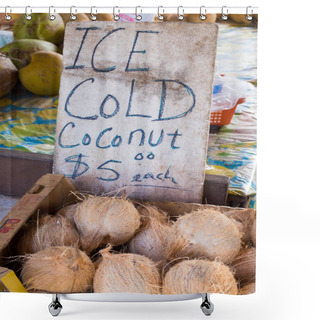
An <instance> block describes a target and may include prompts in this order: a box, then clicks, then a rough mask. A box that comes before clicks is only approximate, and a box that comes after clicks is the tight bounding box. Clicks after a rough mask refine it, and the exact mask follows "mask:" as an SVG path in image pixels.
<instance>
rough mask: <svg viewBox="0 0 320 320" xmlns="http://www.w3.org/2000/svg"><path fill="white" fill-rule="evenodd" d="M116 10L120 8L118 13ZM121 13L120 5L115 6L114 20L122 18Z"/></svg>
mask: <svg viewBox="0 0 320 320" xmlns="http://www.w3.org/2000/svg"><path fill="white" fill-rule="evenodd" d="M116 10H118V12H117V13H116ZM119 14H120V9H119V7H117V6H115V7H113V20H114V21H118V20H119V19H120V16H119Z"/></svg>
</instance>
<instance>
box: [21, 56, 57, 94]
mask: <svg viewBox="0 0 320 320" xmlns="http://www.w3.org/2000/svg"><path fill="white" fill-rule="evenodd" d="M62 69H63V65H62V55H61V54H59V53H55V52H46V51H38V52H35V53H33V54H32V55H31V61H30V63H29V64H28V65H27V66H26V67H24V68H21V69H19V79H20V81H21V83H22V84H23V86H24V87H25V88H26V89H28V90H29V91H31V92H32V93H34V94H38V95H41V96H56V95H58V94H59V87H60V77H61V73H62Z"/></svg>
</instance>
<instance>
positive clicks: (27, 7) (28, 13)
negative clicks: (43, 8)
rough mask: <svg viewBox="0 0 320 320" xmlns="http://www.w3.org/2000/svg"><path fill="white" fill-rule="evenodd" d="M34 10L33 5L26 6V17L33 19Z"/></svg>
mask: <svg viewBox="0 0 320 320" xmlns="http://www.w3.org/2000/svg"><path fill="white" fill-rule="evenodd" d="M31 12H32V10H31V7H30V6H26V13H25V15H24V17H25V19H26V20H28V21H29V20H31V18H32V17H31V14H30V13H31Z"/></svg>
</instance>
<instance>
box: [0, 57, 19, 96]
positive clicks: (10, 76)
mask: <svg viewBox="0 0 320 320" xmlns="http://www.w3.org/2000/svg"><path fill="white" fill-rule="evenodd" d="M17 82H18V69H17V68H16V67H15V66H14V64H13V63H12V62H11V60H10V59H9V58H7V57H3V56H0V98H2V97H4V96H5V95H6V94H7V93H9V92H10V91H11V90H12V89H13V88H14V87H15V85H16V84H17Z"/></svg>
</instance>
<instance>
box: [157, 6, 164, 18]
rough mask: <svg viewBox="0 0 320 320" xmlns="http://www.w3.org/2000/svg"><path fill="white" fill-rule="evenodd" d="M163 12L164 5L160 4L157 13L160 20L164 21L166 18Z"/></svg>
mask: <svg viewBox="0 0 320 320" xmlns="http://www.w3.org/2000/svg"><path fill="white" fill-rule="evenodd" d="M160 8H161V9H162V13H161V14H160ZM163 14H164V9H163V6H159V7H158V14H157V15H158V20H160V21H162V20H163V19H164V16H163Z"/></svg>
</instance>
